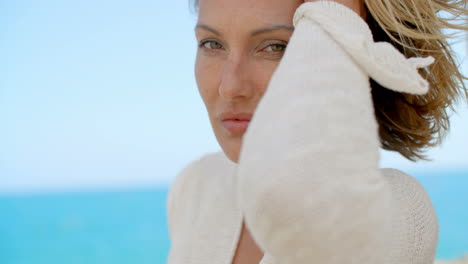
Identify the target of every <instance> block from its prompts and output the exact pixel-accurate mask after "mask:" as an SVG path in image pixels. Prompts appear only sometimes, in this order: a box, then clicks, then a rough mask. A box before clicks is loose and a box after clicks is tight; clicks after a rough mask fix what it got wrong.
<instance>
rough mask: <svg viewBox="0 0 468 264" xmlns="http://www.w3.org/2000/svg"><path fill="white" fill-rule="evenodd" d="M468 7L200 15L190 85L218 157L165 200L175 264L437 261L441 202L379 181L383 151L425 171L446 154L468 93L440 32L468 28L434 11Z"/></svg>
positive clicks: (350, 4) (380, 5)
mask: <svg viewBox="0 0 468 264" xmlns="http://www.w3.org/2000/svg"><path fill="white" fill-rule="evenodd" d="M465 2H466V1H463V3H462V2H453V1H452V2H445V1H442V0H399V1H396V0H395V1H394V0H392V1H390V0H365V1H364V2H363V1H362V0H336V1H306V2H304V1H303V0H301V1H299V0H297V1H296V0H287V1H285V0H255V1H251V0H236V1H230V0H200V2H199V3H195V4H196V5H198V8H199V9H198V10H199V13H198V23H197V26H196V27H195V33H196V37H197V41H198V43H199V49H198V53H197V58H196V63H195V76H196V81H197V85H198V89H199V92H200V94H201V97H202V99H203V101H204V103H205V106H206V108H207V111H208V115H209V117H210V122H211V125H212V127H213V131H214V134H215V136H216V138H217V140H218V142H219V144H220V146H221V148H222V152H217V153H209V154H206V155H204V156H203V157H201V158H200V159H198V160H195V161H193V162H191V163H190V164H188V165H187V166H186V167H185V168H184V169H183V170H182V171H181V172H180V174H179V175H178V176H177V177H176V179H175V181H174V183H173V184H172V186H171V188H170V191H169V194H168V201H167V207H168V212H167V213H168V224H169V232H170V239H171V250H170V252H169V258H168V263H170V264H179V263H184V264H187V263H243V264H250V263H261V264H268V263H270V264H271V263H280V264H300V263H321V264H332V263H333V264H338V263H339V264H342V263H400V264H401V263H433V260H434V256H435V250H436V246H437V239H438V223H437V217H436V214H435V211H434V208H433V206H432V203H431V201H430V199H429V197H428V195H427V193H426V192H425V190H424V188H423V187H422V186H421V185H420V184H419V183H418V181H417V180H415V179H414V178H413V177H411V176H410V175H407V174H405V173H404V172H402V171H399V170H396V169H379V168H378V162H379V147H383V148H385V149H388V150H393V151H398V152H399V153H401V154H402V155H403V156H405V157H406V158H408V159H410V160H416V159H424V156H423V149H424V148H425V147H428V146H434V145H437V144H438V143H440V139H441V138H442V136H443V131H444V129H446V128H447V127H448V126H447V124H448V118H447V115H446V112H445V111H446V107H447V106H450V105H451V104H452V102H453V101H454V100H455V99H456V98H457V97H459V96H461V95H462V92H464V95H465V96H466V95H468V94H467V93H466V89H465V87H464V86H463V78H464V77H463V76H462V75H461V73H460V72H459V71H458V69H457V67H456V64H455V62H454V60H453V57H452V54H451V53H450V49H449V46H448V45H447V42H446V41H447V40H446V36H444V35H442V34H441V33H440V30H441V28H442V27H451V28H458V29H466V25H460V24H459V25H456V24H455V23H449V22H450V21H449V20H448V19H442V18H438V17H437V15H436V13H437V12H438V11H439V10H445V11H448V12H451V13H453V14H466V13H467V12H466V9H464V8H463V6H462V5H463V4H464V3H465ZM366 22H367V23H366ZM380 41H382V42H380ZM286 44H287V49H286Z"/></svg>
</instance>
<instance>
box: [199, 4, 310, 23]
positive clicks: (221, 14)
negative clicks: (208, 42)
mask: <svg viewBox="0 0 468 264" xmlns="http://www.w3.org/2000/svg"><path fill="white" fill-rule="evenodd" d="M301 3H303V0H200V1H199V12H198V22H199V23H203V24H208V25H212V26H214V27H216V28H219V29H223V30H224V29H227V28H236V29H239V28H241V27H245V28H252V27H256V26H259V25H263V26H265V25H275V24H286V25H292V18H293V15H294V12H295V10H296V9H297V7H298V6H299V5H300V4H301Z"/></svg>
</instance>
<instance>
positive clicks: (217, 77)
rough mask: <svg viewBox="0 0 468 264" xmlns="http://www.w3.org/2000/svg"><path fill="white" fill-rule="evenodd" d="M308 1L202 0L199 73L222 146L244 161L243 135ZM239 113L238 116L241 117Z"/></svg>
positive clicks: (198, 29) (231, 156) (197, 29)
mask: <svg viewBox="0 0 468 264" xmlns="http://www.w3.org/2000/svg"><path fill="white" fill-rule="evenodd" d="M303 2H304V0H255V1H252V0H200V1H199V13H198V23H197V26H196V27H195V34H196V38H197V41H198V43H199V44H200V47H199V49H198V52H197V58H196V63H195V77H196V81H197V85H198V89H199V92H200V95H201V97H202V99H203V101H204V104H205V107H206V108H207V111H208V115H209V119H210V122H211V126H212V127H213V131H214V134H215V136H216V139H217V141H218V143H219V144H220V146H221V148H222V149H223V151H224V153H225V154H226V156H227V157H228V158H229V159H230V160H231V161H233V162H236V163H237V162H238V158H239V153H240V150H241V146H242V137H243V134H244V133H245V129H246V127H247V126H248V121H235V119H236V118H237V119H241V120H250V119H251V116H252V115H253V113H254V111H255V108H256V106H257V104H258V102H259V101H260V99H261V98H262V96H263V94H264V92H265V90H266V88H267V86H268V82H269V81H270V78H271V76H272V74H273V72H274V70H275V69H276V67H277V66H278V63H279V61H280V59H281V57H282V55H283V53H284V49H285V47H286V44H287V43H288V41H289V39H290V37H291V35H292V33H293V24H292V19H293V15H294V12H295V11H296V9H297V8H298V7H299V5H301V4H302V3H303ZM236 115H238V116H236Z"/></svg>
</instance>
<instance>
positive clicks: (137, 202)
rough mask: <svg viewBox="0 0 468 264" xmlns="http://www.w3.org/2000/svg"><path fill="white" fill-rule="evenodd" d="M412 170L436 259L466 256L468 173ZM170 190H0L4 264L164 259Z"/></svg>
mask: <svg viewBox="0 0 468 264" xmlns="http://www.w3.org/2000/svg"><path fill="white" fill-rule="evenodd" d="M412 175H414V176H415V177H416V178H417V179H418V180H419V181H420V182H421V183H422V184H423V185H424V187H425V188H426V190H427V191H428V192H429V195H430V196H431V199H432V201H433V203H434V206H435V208H436V211H437V214H438V217H439V223H440V236H439V245H438V249H437V259H453V258H457V257H461V256H463V255H464V254H467V253H468V171H452V172H446V173H443V174H442V173H424V175H418V174H415V173H413V174H412ZM167 191H168V188H167V187H161V188H159V189H158V188H155V189H144V190H143V189H140V190H126V191H102V192H98V191H94V192H72V193H50V194H29V195H27V194H8V195H6V194H4V195H1V194H0V263H1V264H64V263H66V264H94V263H96V264H98V263H99V264H105V263H109V264H111V263H112V264H119V263H125V264H128V263H139V264H144V263H151V264H155V263H156V264H158V263H166V259H167V254H168V250H169V246H170V243H169V238H168V232H167V222H166V206H165V205H166V197H167Z"/></svg>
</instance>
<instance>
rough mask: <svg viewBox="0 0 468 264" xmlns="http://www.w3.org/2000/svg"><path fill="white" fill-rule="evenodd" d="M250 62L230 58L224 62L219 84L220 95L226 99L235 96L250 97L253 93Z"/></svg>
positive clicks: (231, 98) (232, 98)
mask: <svg viewBox="0 0 468 264" xmlns="http://www.w3.org/2000/svg"><path fill="white" fill-rule="evenodd" d="M249 72H252V70H249V64H248V62H247V61H245V60H242V59H229V60H227V61H226V63H225V64H224V68H223V71H222V76H221V83H220V84H219V88H218V90H219V95H220V96H221V97H223V98H225V99H226V100H228V101H230V100H234V99H235V98H241V97H244V98H248V97H250V96H252V94H253V92H254V91H253V89H254V87H253V85H252V82H251V78H250V74H249Z"/></svg>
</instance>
